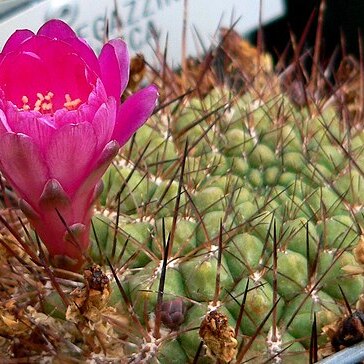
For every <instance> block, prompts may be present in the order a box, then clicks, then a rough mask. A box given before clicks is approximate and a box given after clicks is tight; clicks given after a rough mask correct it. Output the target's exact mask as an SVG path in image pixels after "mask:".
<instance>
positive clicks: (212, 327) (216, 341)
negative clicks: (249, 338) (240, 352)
mask: <svg viewBox="0 0 364 364" xmlns="http://www.w3.org/2000/svg"><path fill="white" fill-rule="evenodd" d="M199 334H200V336H201V338H202V339H203V341H204V342H205V344H206V346H207V348H208V349H209V350H210V351H211V354H212V355H214V356H215V357H216V358H218V359H220V360H222V361H224V362H225V363H229V362H230V361H232V360H233V359H234V358H235V356H236V353H237V350H236V347H237V345H238V342H237V340H236V339H235V332H234V329H233V328H232V327H230V326H229V323H228V319H227V317H226V316H225V315H224V314H222V313H220V312H218V311H216V310H214V311H211V312H209V313H208V314H207V315H206V316H205V317H204V319H203V321H202V323H201V325H200V331H199Z"/></svg>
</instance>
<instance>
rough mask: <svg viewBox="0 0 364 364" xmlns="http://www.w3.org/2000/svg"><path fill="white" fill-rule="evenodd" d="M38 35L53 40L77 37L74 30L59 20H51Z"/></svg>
mask: <svg viewBox="0 0 364 364" xmlns="http://www.w3.org/2000/svg"><path fill="white" fill-rule="evenodd" d="M37 35H44V36H46V37H48V38H52V39H61V40H63V39H67V38H73V37H77V36H76V33H75V32H74V31H73V30H72V28H71V27H70V26H69V25H67V24H66V23H65V22H63V21H62V20H59V19H51V20H49V21H47V22H46V23H44V24H43V25H42V26H41V27H40V28H39V30H38V32H37Z"/></svg>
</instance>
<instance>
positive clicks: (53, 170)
mask: <svg viewBox="0 0 364 364" xmlns="http://www.w3.org/2000/svg"><path fill="white" fill-rule="evenodd" d="M96 143H97V139H96V136H95V132H94V130H93V127H92V125H91V124H90V123H82V124H68V125H65V126H63V127H61V128H60V129H58V130H57V131H56V132H55V133H54V134H53V135H52V139H51V140H50V143H49V148H48V151H47V153H46V161H47V164H48V168H49V170H50V174H51V176H50V177H51V178H55V179H57V180H58V181H59V183H60V184H61V186H62V187H63V189H64V190H65V191H66V193H67V194H68V195H69V196H72V194H73V193H74V192H75V191H76V190H77V188H78V187H79V185H80V183H82V181H83V179H84V178H85V177H86V176H87V175H88V174H89V173H90V168H91V165H92V164H93V163H94V159H95V147H96Z"/></svg>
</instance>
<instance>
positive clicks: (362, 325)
mask: <svg viewBox="0 0 364 364" xmlns="http://www.w3.org/2000/svg"><path fill="white" fill-rule="evenodd" d="M323 330H324V332H325V333H326V334H327V335H328V337H329V338H330V340H331V345H332V348H333V349H334V350H335V351H339V350H341V349H343V348H345V347H349V346H352V345H354V344H357V343H359V342H360V341H362V340H363V339H364V313H363V312H361V311H355V312H353V313H352V314H350V315H349V316H347V317H345V318H341V319H339V320H338V321H337V322H335V323H334V324H331V325H326V326H325V327H324V328H323Z"/></svg>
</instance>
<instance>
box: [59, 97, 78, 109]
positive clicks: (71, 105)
mask: <svg viewBox="0 0 364 364" xmlns="http://www.w3.org/2000/svg"><path fill="white" fill-rule="evenodd" d="M64 98H65V99H66V102H65V103H64V104H63V106H64V107H65V108H66V109H67V110H69V111H71V110H76V109H77V107H78V105H80V103H81V99H75V100H72V98H71V96H70V94H65V95H64Z"/></svg>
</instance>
